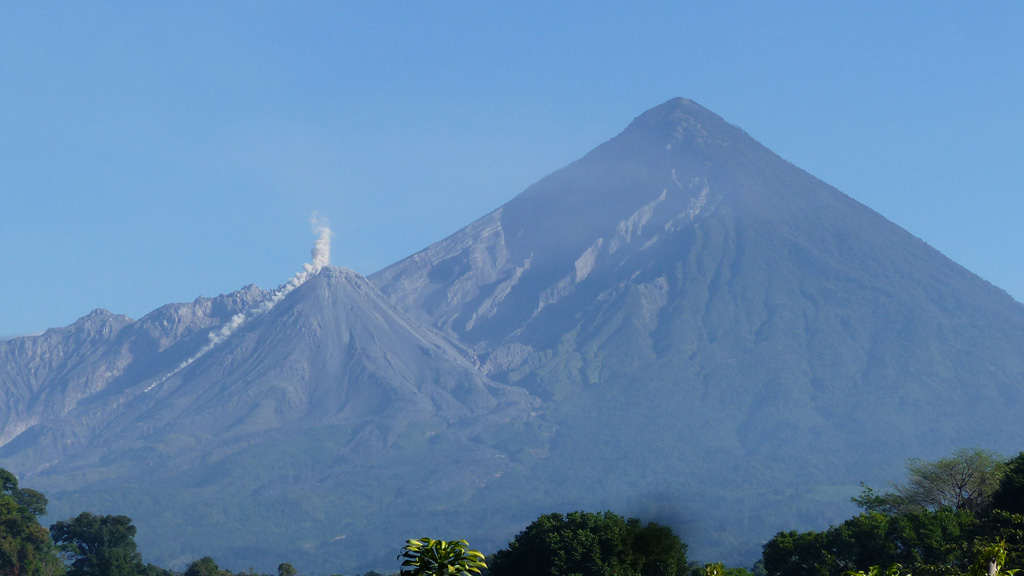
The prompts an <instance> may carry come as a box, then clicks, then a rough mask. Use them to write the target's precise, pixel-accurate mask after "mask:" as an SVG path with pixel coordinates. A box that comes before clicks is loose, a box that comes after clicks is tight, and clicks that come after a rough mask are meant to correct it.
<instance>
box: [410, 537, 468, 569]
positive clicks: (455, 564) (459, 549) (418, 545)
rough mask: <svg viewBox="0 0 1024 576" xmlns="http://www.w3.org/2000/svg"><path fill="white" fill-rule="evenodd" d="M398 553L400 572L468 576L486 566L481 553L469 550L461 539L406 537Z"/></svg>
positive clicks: (466, 543)
mask: <svg viewBox="0 0 1024 576" xmlns="http://www.w3.org/2000/svg"><path fill="white" fill-rule="evenodd" d="M398 557H399V558H403V559H404V560H403V561H402V571H401V572H402V574H403V575H408V576H472V575H473V574H480V569H481V568H487V564H485V563H484V555H483V554H481V553H480V552H477V551H476V550H470V549H469V543H468V542H466V541H465V540H455V541H452V542H446V541H444V540H433V539H431V538H420V539H419V540H409V541H407V542H406V543H405V547H404V548H402V553H401V554H399V555H398Z"/></svg>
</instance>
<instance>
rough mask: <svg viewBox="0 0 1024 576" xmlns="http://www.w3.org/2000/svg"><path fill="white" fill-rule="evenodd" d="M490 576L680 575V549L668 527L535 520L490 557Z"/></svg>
mask: <svg viewBox="0 0 1024 576" xmlns="http://www.w3.org/2000/svg"><path fill="white" fill-rule="evenodd" d="M490 571H491V574H492V575H493V576H517V575H519V574H533V575H552V576H559V575H569V574H579V575H581V576H611V575H613V574H614V575H619V576H683V575H685V574H688V572H689V569H688V567H687V562H686V545H685V544H683V542H682V541H681V540H680V539H679V537H678V536H676V535H675V534H674V533H673V532H672V531H671V530H670V529H669V528H667V527H664V526H660V525H658V524H653V523H651V524H647V525H646V526H644V525H642V524H641V522H640V521H639V520H637V519H635V518H630V519H629V520H626V519H624V518H622V517H621V516H618V515H616V514H613V513H611V512H604V513H603V514H596V513H590V512H571V513H569V514H565V515H563V514H546V515H544V516H541V517H540V518H538V519H537V520H535V521H534V522H533V523H531V524H530V525H529V526H527V527H526V529H525V530H523V531H522V532H520V533H519V534H518V535H516V537H515V538H514V539H513V540H512V541H511V542H509V546H508V548H507V549H505V550H499V551H498V552H497V553H495V555H494V560H493V562H492V566H491V568H490Z"/></svg>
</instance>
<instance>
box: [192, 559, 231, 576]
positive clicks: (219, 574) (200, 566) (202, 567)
mask: <svg viewBox="0 0 1024 576" xmlns="http://www.w3.org/2000/svg"><path fill="white" fill-rule="evenodd" d="M224 572H225V571H224V570H221V569H220V566H217V563H216V562H214V561H213V558H211V557H209V556H203V557H202V558H200V559H199V560H194V561H192V563H191V564H189V565H188V568H186V569H185V575H184V576H225V575H224Z"/></svg>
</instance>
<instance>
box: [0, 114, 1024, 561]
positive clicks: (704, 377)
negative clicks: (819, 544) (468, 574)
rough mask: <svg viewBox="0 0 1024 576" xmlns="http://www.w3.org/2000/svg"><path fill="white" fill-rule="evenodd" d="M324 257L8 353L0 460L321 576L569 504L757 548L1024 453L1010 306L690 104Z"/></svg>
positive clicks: (501, 539) (226, 550)
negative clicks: (968, 461)
mask: <svg viewBox="0 0 1024 576" xmlns="http://www.w3.org/2000/svg"><path fill="white" fill-rule="evenodd" d="M316 263H317V259H316V258H314V265H312V266H311V267H310V268H307V269H304V271H303V272H302V273H300V275H301V281H299V282H293V283H290V284H289V286H291V287H290V288H287V290H285V287H282V288H279V289H278V290H275V291H271V292H268V291H262V290H259V289H257V288H254V287H249V288H245V289H243V290H241V291H239V292H236V293H233V294H229V295H224V296H219V297H217V298H213V299H199V300H197V301H196V302H194V303H191V304H174V305H168V306H165V307H163V308H161V309H159V310H157V311H154V312H153V313H151V314H149V315H147V316H145V317H144V318H142V319H140V320H138V321H132V320H130V319H128V318H125V317H123V316H116V315H113V314H110V313H108V312H104V311H98V312H96V313H94V314H92V315H90V316H88V317H86V318H83V319H82V320H80V321H79V322H77V323H76V324H74V325H72V326H70V327H68V328H63V329H57V330H51V331H48V332H47V333H45V334H43V335H41V336H36V337H28V338H18V339H14V340H10V341H6V342H0V383H2V387H0V401H2V402H0V416H2V418H0V423H2V424H0V443H2V444H3V446H2V447H0V466H4V467H8V468H11V469H12V470H15V471H16V472H17V473H18V474H19V475H21V477H22V481H23V483H24V484H25V485H27V486H32V487H34V488H37V489H40V490H42V491H44V492H45V493H46V494H47V495H48V496H50V497H51V499H52V500H53V502H54V504H53V506H52V507H51V508H52V509H53V511H54V513H55V514H56V515H57V516H60V515H66V514H70V513H72V512H77V511H80V510H83V509H92V510H95V511H98V512H104V513H126V514H129V515H130V516H132V517H133V518H134V519H135V520H136V523H137V524H138V525H139V539H140V541H141V542H142V544H143V552H144V553H145V554H146V555H147V560H150V561H154V562H157V563H163V564H166V565H177V566H180V565H181V564H182V563H183V562H187V561H188V560H191V559H193V558H195V557H197V556H202V555H206V554H211V555H213V556H214V557H215V558H217V559H218V561H220V562H221V563H222V565H225V566H231V567H233V568H235V569H240V568H245V567H248V566H249V565H255V566H256V567H257V568H259V569H267V570H269V569H271V568H272V567H273V566H275V565H276V563H279V562H281V561H285V560H287V561H290V562H293V563H294V564H295V565H296V566H298V567H300V569H302V570H303V572H304V573H318V572H319V573H337V572H338V571H344V572H352V571H365V570H366V569H368V568H374V567H376V568H384V569H390V568H391V567H393V566H392V564H391V563H390V562H391V560H392V559H393V557H394V554H395V553H396V551H397V548H398V547H400V546H401V543H402V542H403V541H404V540H405V539H406V538H411V537H418V536H421V535H430V536H432V537H440V538H468V539H469V540H470V541H471V542H473V544H474V546H475V547H479V548H480V549H483V550H487V551H490V550H493V549H496V548H498V547H500V546H502V545H504V543H505V542H507V540H508V539H509V538H510V537H511V536H512V535H514V534H515V533H516V532H517V531H518V530H520V529H522V528H523V527H524V526H525V525H526V524H527V523H528V522H529V521H531V520H532V519H533V518H535V517H536V516H537V515H539V514H542V513H546V512H551V511H568V510H573V509H579V508H586V509H591V510H599V509H611V510H614V511H616V512H620V513H624V514H634V515H638V516H641V517H643V518H644V519H647V520H656V521H662V522H665V523H669V524H672V525H673V526H674V527H676V528H678V529H680V530H682V531H683V535H684V539H685V540H686V541H688V542H689V543H690V545H691V552H692V554H691V555H692V556H694V557H696V558H698V559H700V560H726V561H729V562H733V563H737V562H749V561H751V560H752V559H753V558H754V557H756V556H757V554H758V553H759V546H760V542H762V541H763V540H765V539H767V538H769V537H770V536H771V535H772V534H774V533H775V532H777V531H779V530H788V529H792V528H812V527H821V526H823V525H824V524H825V523H826V522H829V521H836V520H839V519H841V518H843V517H844V516H845V515H847V514H849V512H850V511H851V510H850V506H849V504H848V497H849V496H850V495H852V494H854V493H855V492H856V491H857V483H858V482H859V481H861V480H866V481H868V482H874V483H878V482H881V481H884V480H886V479H890V478H893V477H895V475H896V474H898V473H899V470H900V469H901V466H902V463H903V460H904V459H905V458H907V457H911V456H917V457H932V456H938V455H941V454H943V453H947V452H949V451H950V450H952V449H953V448H955V447H958V446H970V445H975V444H978V445H982V446H985V447H987V448H992V449H995V450H1000V451H1003V452H1004V453H1011V452H1014V451H1016V450H1019V449H1021V448H1022V447H1024V430H1022V429H1019V427H1015V426H1014V425H1013V424H1012V422H1015V421H1016V417H1017V415H1018V414H1019V413H1020V412H1021V409H1022V408H1024V306H1022V305H1020V304H1018V303H1017V302H1015V301H1013V300H1012V299H1011V298H1010V297H1009V296H1008V295H1006V294H1005V293H1004V292H1002V291H1001V290H999V289H997V288H995V287H993V286H991V285H990V284H988V283H987V282H985V281H983V280H981V279H980V278H978V277H976V276H975V275H973V274H971V273H970V272H968V271H967V270H965V269H963V268H962V267H960V266H958V265H957V264H955V263H953V262H951V261H950V260H948V259H947V258H945V257H944V256H942V255H941V254H939V253H938V252H937V251H935V250H933V249H931V248H930V247H929V246H927V245H926V244H925V243H923V242H921V241H920V240H918V239H916V238H914V237H913V236H911V235H910V234H908V233H907V232H905V231H904V230H902V229H901V228H899V227H898V226H896V225H895V224H893V223H891V222H889V221H887V220H885V219H884V218H882V217H881V216H879V215H878V214H876V213H875V212H873V211H872V210H870V209H868V208H866V207H865V206H863V205H861V204H859V203H857V202H856V201H854V200H852V199H851V198H849V197H847V196H845V195H843V194H842V193H840V192H839V191H837V190H835V189H834V188H831V187H829V186H828V185H826V184H824V183H822V182H820V181H819V180H817V179H815V178H814V177H812V176H810V175H809V174H807V173H805V172H803V171H802V170H800V169H798V168H796V167H794V166H792V165H791V164H789V163H787V162H785V161H784V160H782V159H780V158H779V157H777V156H776V155H775V154H773V153H772V152H771V151H769V150H768V149H766V148H764V147H763V146H761V145H760V144H758V143H757V142H756V141H754V140H753V139H752V138H750V137H749V136H748V135H747V134H746V133H744V132H743V131H742V130H740V129H739V128H737V127H735V126H732V125H730V124H728V123H726V122H725V121H724V120H722V119H721V118H719V117H718V116H716V115H714V114H713V113H711V112H709V111H707V110H705V109H704V108H702V107H700V106H699V105H697V104H695V103H693V102H691V101H688V100H683V99H674V100H671V101H669V102H666V103H665V104H663V105H661V106H658V107H656V108H654V109H652V110H649V111H647V112H646V113H644V114H642V115H641V116H640V117H638V118H637V119H636V120H635V121H634V122H633V123H632V124H631V125H630V126H629V127H627V128H626V130H625V131H624V132H622V133H621V134H620V135H618V136H616V137H615V138H613V139H612V140H610V141H608V142H606V143H605V144H603V145H601V146H599V147H598V148H596V149H595V150H594V151H592V152H591V153H589V154H587V155H586V156H585V157H583V158H582V159H580V160H579V161H577V162H575V163H573V164H571V165H569V166H567V167H566V168H564V169H562V170H559V171H557V172H555V173H554V174H552V175H550V176H548V177H546V178H544V179H542V180H541V181H539V182H538V183H536V184H535V185H533V186H531V187H530V188H529V189H527V190H526V191H524V192H523V193H522V194H521V195H519V196H517V197H516V198H515V199H513V200H512V201H510V202H509V203H507V204H506V205H505V206H502V207H501V208H499V209H497V210H495V211H494V212H492V213H490V214H488V215H486V216H484V217H483V218H481V219H479V220H478V221H476V222H474V223H473V224H471V225H469V226H467V227H466V228H465V229H463V230H461V231H458V232H456V233H455V234H453V235H452V236H451V237H449V238H447V239H445V240H443V241H441V242H438V243H436V244H434V245H432V246H430V247H428V248H426V249H425V250H423V251H421V252H419V253H417V254H415V255H412V256H410V257H409V258H407V259H405V260H402V261H401V262H398V263H396V264H394V265H392V266H390V267H388V268H386V269H384V270H382V271H380V272H378V273H376V274H374V275H372V276H371V277H370V279H369V280H370V281H371V282H372V284H371V283H370V282H368V281H367V280H366V279H363V278H362V277H360V276H358V275H357V274H355V273H353V272H350V271H347V270H342V269H337V268H330V267H324V266H323V265H325V264H326V261H325V260H324V261H320V262H319V264H316ZM303 274H304V275H303ZM299 277H300V276H297V277H296V278H299ZM292 284H294V285H292ZM378 289H379V290H378ZM211 344H213V345H212V346H211ZM1008 423H1009V424H1008Z"/></svg>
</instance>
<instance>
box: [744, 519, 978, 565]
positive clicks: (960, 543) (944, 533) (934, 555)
mask: <svg viewBox="0 0 1024 576" xmlns="http://www.w3.org/2000/svg"><path fill="white" fill-rule="evenodd" d="M977 527H978V521H977V519H976V518H975V516H974V515H973V514H971V513H969V512H966V511H962V510H953V509H951V508H943V509H941V510H939V511H937V512H930V511H928V510H916V511H911V512H907V513H906V514H903V515H900V516H889V515H886V514H881V513H878V512H872V513H866V514H860V515H858V516H855V517H853V518H850V519H849V520H847V521H846V522H843V523H842V524H840V525H838V526H833V527H831V528H829V529H828V530H826V531H824V532H803V533H798V532H780V533H779V534H776V536H775V537H774V538H772V539H771V540H769V541H768V542H767V543H766V544H765V545H764V552H763V558H764V567H765V570H766V571H767V572H768V574H769V575H771V576H811V575H814V576H826V575H830V576H838V575H840V574H843V573H845V572H847V571H852V570H856V569H857V568H858V567H863V566H876V567H877V566H892V565H894V564H900V565H902V566H903V567H906V569H908V570H910V571H911V572H913V573H914V574H915V575H917V576H932V575H946V574H951V573H955V572H957V571H960V570H963V569H966V568H967V567H968V565H969V564H970V561H971V558H970V557H969V556H968V555H967V549H968V548H969V545H970V542H971V541H973V539H974V537H975V536H976V529H977Z"/></svg>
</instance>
